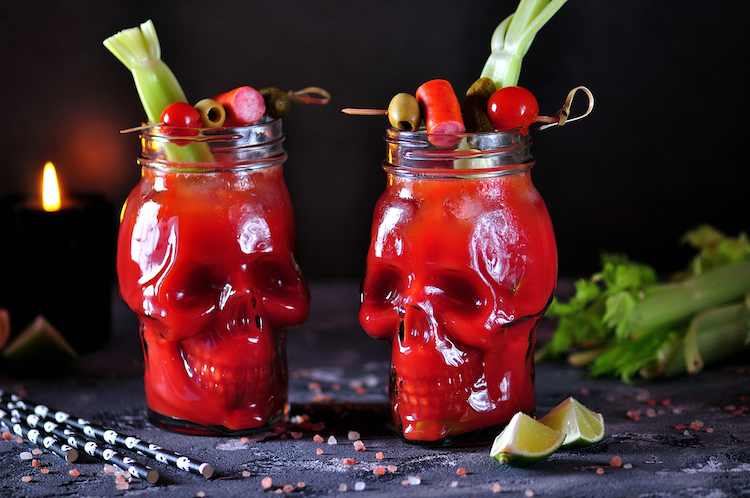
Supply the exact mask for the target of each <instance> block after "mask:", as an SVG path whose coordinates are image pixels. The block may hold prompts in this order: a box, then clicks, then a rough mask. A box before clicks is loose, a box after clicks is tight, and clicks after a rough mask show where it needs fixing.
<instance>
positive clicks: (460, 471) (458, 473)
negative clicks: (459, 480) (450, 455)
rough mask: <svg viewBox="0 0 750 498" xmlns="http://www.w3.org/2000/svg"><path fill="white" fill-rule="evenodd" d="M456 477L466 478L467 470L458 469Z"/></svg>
mask: <svg viewBox="0 0 750 498" xmlns="http://www.w3.org/2000/svg"><path fill="white" fill-rule="evenodd" d="M456 475H457V476H465V475H466V469H465V468H463V467H461V468H460V469H458V470H457V471H456Z"/></svg>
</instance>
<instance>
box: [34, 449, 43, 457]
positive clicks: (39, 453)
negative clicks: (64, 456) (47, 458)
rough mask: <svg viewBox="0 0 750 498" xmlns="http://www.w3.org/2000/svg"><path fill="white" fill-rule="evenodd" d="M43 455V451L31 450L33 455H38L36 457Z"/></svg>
mask: <svg viewBox="0 0 750 498" xmlns="http://www.w3.org/2000/svg"><path fill="white" fill-rule="evenodd" d="M42 453H43V452H42V450H40V449H39V448H34V449H33V450H31V454H32V455H36V456H39V455H41V454H42Z"/></svg>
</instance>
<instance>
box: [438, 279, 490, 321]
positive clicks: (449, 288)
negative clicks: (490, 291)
mask: <svg viewBox="0 0 750 498" xmlns="http://www.w3.org/2000/svg"><path fill="white" fill-rule="evenodd" d="M431 286H432V287H433V288H434V289H436V290H437V293H438V295H437V296H436V299H437V300H439V302H440V307H441V308H442V309H443V310H446V311H448V312H450V313H456V314H459V315H467V316H469V315H474V314H476V313H477V312H478V311H479V310H480V309H482V308H483V307H484V305H485V303H486V299H485V297H484V293H483V292H482V288H481V287H479V286H477V285H475V284H474V282H472V281H471V280H470V279H468V278H466V276H465V275H462V274H460V273H453V272H451V273H444V274H441V275H438V276H436V277H434V278H433V279H432V281H431Z"/></svg>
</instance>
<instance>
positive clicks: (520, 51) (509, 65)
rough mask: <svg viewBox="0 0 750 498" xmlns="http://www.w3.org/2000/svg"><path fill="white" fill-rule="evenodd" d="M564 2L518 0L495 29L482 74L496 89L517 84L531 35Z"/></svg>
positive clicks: (560, 0) (554, 0) (534, 33)
mask: <svg viewBox="0 0 750 498" xmlns="http://www.w3.org/2000/svg"><path fill="white" fill-rule="evenodd" d="M566 1H567V0H551V1H550V0H521V1H520V2H519V4H518V8H517V9H516V12H515V13H513V14H511V15H510V16H508V17H506V18H505V19H504V20H503V22H501V23H500V24H499V25H498V26H497V28H495V31H494V32H493V34H492V38H491V39H490V49H491V53H490V56H489V58H488V59H487V62H485V64H484V68H483V69H482V74H481V77H482V78H485V77H486V78H491V79H492V80H493V81H494V82H495V86H496V87H497V88H502V87H506V86H513V85H516V84H518V78H519V76H520V74H521V61H522V60H523V57H524V55H526V53H527V52H528V51H529V47H531V43H532V42H533V41H534V37H535V36H536V34H537V33H538V32H539V30H540V29H542V27H543V26H544V25H545V24H546V23H547V21H549V20H550V18H551V17H552V16H553V15H555V13H556V12H557V11H558V10H559V9H560V7H562V5H563V4H564V3H565V2H566Z"/></svg>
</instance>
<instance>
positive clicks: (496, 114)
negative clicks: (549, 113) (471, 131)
mask: <svg viewBox="0 0 750 498" xmlns="http://www.w3.org/2000/svg"><path fill="white" fill-rule="evenodd" d="M487 113H488V114H489V116H490V121H492V124H493V125H495V128H497V131H505V130H512V129H514V128H522V127H525V126H529V125H530V124H532V123H534V122H535V121H536V118H537V116H538V115H539V104H538V103H537V101H536V97H534V94H532V93H531V92H530V91H528V90H527V89H525V88H523V87H520V86H506V87H503V88H501V89H499V90H497V91H496V92H495V93H493V94H492V96H491V97H490V100H489V101H488V102H487Z"/></svg>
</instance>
